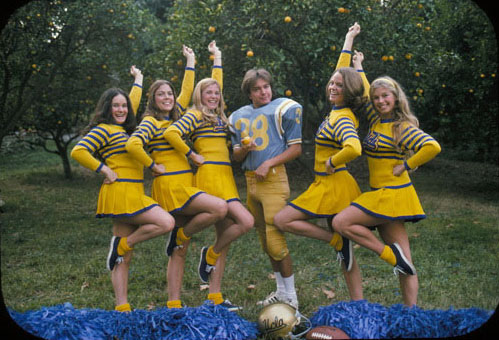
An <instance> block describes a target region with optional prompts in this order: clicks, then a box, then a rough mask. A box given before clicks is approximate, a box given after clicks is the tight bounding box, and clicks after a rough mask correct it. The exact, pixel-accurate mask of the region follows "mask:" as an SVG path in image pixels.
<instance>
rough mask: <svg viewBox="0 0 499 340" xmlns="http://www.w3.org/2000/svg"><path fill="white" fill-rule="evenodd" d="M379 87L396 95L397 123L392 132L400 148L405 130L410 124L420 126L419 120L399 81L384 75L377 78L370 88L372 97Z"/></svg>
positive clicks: (394, 113) (394, 117)
mask: <svg viewBox="0 0 499 340" xmlns="http://www.w3.org/2000/svg"><path fill="white" fill-rule="evenodd" d="M379 88H384V89H387V90H389V91H390V92H392V94H393V95H394V97H395V106H394V108H393V111H392V113H393V119H394V120H395V123H394V124H393V127H392V133H393V138H394V141H395V145H396V146H397V148H399V146H398V144H399V143H400V139H401V137H402V132H403V130H404V129H405V128H406V127H407V125H408V124H409V125H412V126H415V127H419V121H418V119H417V118H416V116H415V115H414V113H412V111H411V108H410V106H409V101H408V100H407V96H406V95H405V92H404V90H403V89H402V87H401V86H400V84H399V83H398V82H396V81H395V80H394V79H393V78H391V77H388V76H383V77H380V78H377V79H375V80H374V81H373V82H372V83H371V88H370V90H369V95H370V97H371V98H373V94H374V91H375V90H376V89H379ZM373 106H374V105H373Z"/></svg>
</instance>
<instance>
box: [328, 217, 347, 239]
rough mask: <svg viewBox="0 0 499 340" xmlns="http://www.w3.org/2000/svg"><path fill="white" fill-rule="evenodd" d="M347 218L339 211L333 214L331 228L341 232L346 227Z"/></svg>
mask: <svg viewBox="0 0 499 340" xmlns="http://www.w3.org/2000/svg"><path fill="white" fill-rule="evenodd" d="M348 225H349V223H348V220H347V219H346V218H345V217H344V216H343V215H342V214H341V213H340V214H338V215H336V216H334V218H333V221H332V222H331V226H332V227H333V230H334V231H336V232H338V233H340V234H342V233H343V232H345V230H346V229H347V228H348Z"/></svg>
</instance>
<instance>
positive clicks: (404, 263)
mask: <svg viewBox="0 0 499 340" xmlns="http://www.w3.org/2000/svg"><path fill="white" fill-rule="evenodd" d="M389 247H390V248H392V250H393V253H394V254H395V258H396V259H397V263H396V264H395V266H394V267H393V273H394V274H395V275H398V273H402V274H404V275H416V268H414V266H413V265H412V263H411V262H409V260H408V259H407V258H406V257H405V255H404V252H403V251H402V248H400V245H399V244H398V243H394V244H392V245H390V246H389Z"/></svg>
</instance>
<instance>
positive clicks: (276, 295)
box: [256, 291, 298, 310]
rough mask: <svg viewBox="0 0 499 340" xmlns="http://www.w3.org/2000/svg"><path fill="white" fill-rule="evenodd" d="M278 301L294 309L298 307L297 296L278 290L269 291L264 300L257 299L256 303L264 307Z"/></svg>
mask: <svg viewBox="0 0 499 340" xmlns="http://www.w3.org/2000/svg"><path fill="white" fill-rule="evenodd" d="M279 302H282V303H285V304H288V305H290V306H291V307H293V308H294V309H296V310H297V309H298V298H297V297H296V295H294V296H291V295H288V294H286V293H283V292H279V291H276V292H272V293H270V294H269V295H267V297H266V298H265V299H264V300H261V301H258V302H257V303H256V304H257V305H260V306H264V307H265V306H268V305H271V304H273V303H279Z"/></svg>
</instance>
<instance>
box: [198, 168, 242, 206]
mask: <svg viewBox="0 0 499 340" xmlns="http://www.w3.org/2000/svg"><path fill="white" fill-rule="evenodd" d="M194 186H195V187H196V188H199V189H201V190H203V191H205V192H206V193H208V194H210V195H213V196H216V197H218V198H221V199H223V200H225V201H227V202H230V201H240V198H239V193H238V192H237V187H236V181H235V180H234V174H233V173H232V167H231V166H230V165H228V164H213V163H204V164H203V165H201V166H200V167H199V168H198V171H197V172H196V175H194Z"/></svg>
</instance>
